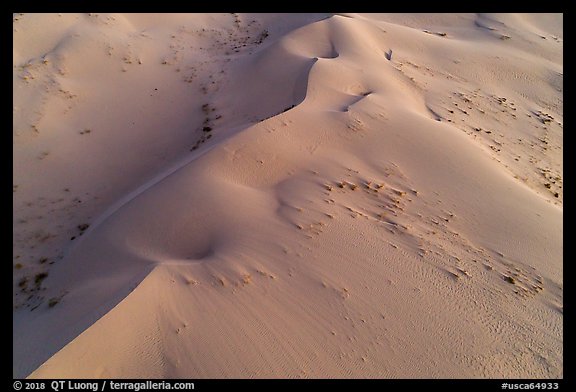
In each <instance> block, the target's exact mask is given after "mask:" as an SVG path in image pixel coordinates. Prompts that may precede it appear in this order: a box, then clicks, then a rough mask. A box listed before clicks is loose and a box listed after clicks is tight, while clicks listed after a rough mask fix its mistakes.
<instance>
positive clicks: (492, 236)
mask: <svg viewBox="0 0 576 392" xmlns="http://www.w3.org/2000/svg"><path fill="white" fill-rule="evenodd" d="M562 24H563V17H562V15H538V16H536V15H516V14H514V15H512V14H507V15H500V14H497V15H493V14H483V15H473V14H465V15H461V14H449V15H444V14H439V15H434V14H423V15H419V14H410V15H401V14H392V15H389V14H345V15H328V14H326V15H316V14H303V15H300V14H290V15H267V14H257V15H251V14H218V15H216V14H215V15H208V14H176V15H171V14H162V15H135V14H123V15H119V14H87V15H80V14H53V15H52V14H37V15H33V14H25V15H20V14H18V15H15V16H14V38H13V39H14V57H13V61H14V131H13V133H14V185H13V191H14V193H13V195H14V260H13V265H14V321H13V322H14V336H13V338H14V368H13V374H14V377H31V378H93V377H104V378H126V377H128V378H162V377H167V378H228V377H232V378H262V377H279V378H331V377H339V378H388V377H390V378H436V377H441V378H558V377H562V376H563V359H562V358H563V352H562V336H563V330H562V320H563V315H562V314H563V268H562V258H563V245H562V244H563V242H562V241H563V231H562V221H563V216H562V211H563V210H562V200H563V191H562V175H563V167H562V149H563V145H562V132H563V57H562V49H563V40H562Z"/></svg>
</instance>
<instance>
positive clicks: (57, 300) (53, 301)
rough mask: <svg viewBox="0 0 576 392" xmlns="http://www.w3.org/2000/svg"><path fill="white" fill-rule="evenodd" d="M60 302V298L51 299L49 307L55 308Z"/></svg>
mask: <svg viewBox="0 0 576 392" xmlns="http://www.w3.org/2000/svg"><path fill="white" fill-rule="evenodd" d="M58 302H60V298H50V300H48V307H49V308H53V307H54V306H56V304H58Z"/></svg>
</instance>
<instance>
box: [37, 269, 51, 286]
mask: <svg viewBox="0 0 576 392" xmlns="http://www.w3.org/2000/svg"><path fill="white" fill-rule="evenodd" d="M47 277H48V273H47V272H40V273H39V274H36V276H35V277H34V283H36V286H40V285H41V284H42V281H43V280H44V279H46V278H47Z"/></svg>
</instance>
